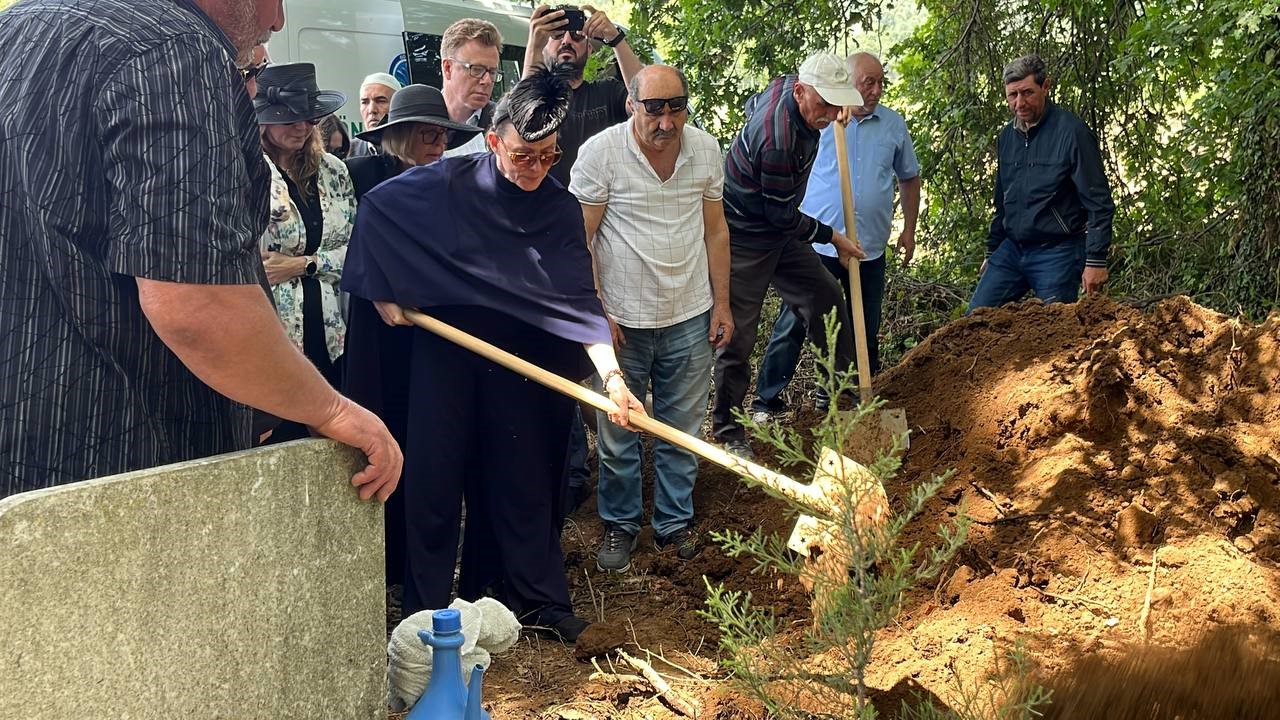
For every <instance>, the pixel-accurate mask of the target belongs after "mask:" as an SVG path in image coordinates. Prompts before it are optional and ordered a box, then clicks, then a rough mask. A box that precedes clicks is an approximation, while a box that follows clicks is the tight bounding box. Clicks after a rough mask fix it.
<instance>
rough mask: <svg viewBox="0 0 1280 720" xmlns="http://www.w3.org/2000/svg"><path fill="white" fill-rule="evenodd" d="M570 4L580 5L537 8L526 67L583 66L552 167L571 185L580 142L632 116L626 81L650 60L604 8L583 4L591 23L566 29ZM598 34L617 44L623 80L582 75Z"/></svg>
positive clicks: (553, 174)
mask: <svg viewBox="0 0 1280 720" xmlns="http://www.w3.org/2000/svg"><path fill="white" fill-rule="evenodd" d="M565 8H568V9H570V10H575V9H577V8H573V7H572V6H557V7H556V8H555V9H552V8H548V7H547V6H546V5H542V6H540V7H539V8H538V9H537V10H534V11H533V17H532V18H530V20H529V42H528V44H527V45H526V47H525V55H524V68H525V71H524V72H525V77H528V76H529V73H531V72H532V71H533V68H534V66H535V65H539V64H541V65H545V66H546V67H552V66H553V65H556V64H557V63H567V64H570V65H572V66H573V67H574V69H575V70H576V71H577V74H576V76H575V77H574V78H573V80H572V81H570V83H569V84H570V86H572V87H573V94H572V95H571V96H570V100H569V114H568V115H567V116H565V119H564V123H562V124H561V125H560V141H559V142H560V150H561V151H562V152H563V153H564V155H563V156H562V157H561V158H560V162H559V163H557V164H556V165H555V166H553V167H552V168H551V177H553V178H555V179H556V180H559V181H560V184H561V185H564V186H565V187H569V172H570V171H571V170H572V169H573V163H574V161H575V160H577V159H578V148H580V147H582V143H584V142H586V141H587V139H588V138H590V137H591V136H593V135H595V134H596V133H598V132H600V131H601V130H604V129H605V128H607V127H611V126H613V125H617V124H618V123H620V122H626V120H627V85H626V84H627V83H629V82H631V78H632V77H633V76H634V75H635V74H636V73H638V72H640V68H642V67H644V64H643V63H642V62H640V58H638V57H636V54H635V51H633V50H632V49H631V46H630V45H628V44H627V34H626V33H625V32H623V31H622V28H620V27H618V26H616V25H614V24H613V23H612V22H611V21H610V20H609V17H608V16H607V15H605V14H604V13H603V12H601V11H600V10H596V9H595V8H593V7H591V6H590V5H583V6H582V11H584V12H586V13H587V18H586V23H585V24H584V25H583V27H582V29H581V30H573V31H566V30H565V29H564V26H565V25H567V24H569V21H568V20H567V19H565ZM592 40H598V41H599V42H602V43H604V44H605V45H608V46H609V47H611V48H613V54H614V56H615V57H616V58H617V59H618V69H619V70H621V71H622V82H619V81H617V80H614V79H612V78H602V79H599V80H592V81H590V82H588V81H586V80H583V79H582V71H583V70H584V69H585V68H586V67H587V58H588V57H590V56H591V41H592Z"/></svg>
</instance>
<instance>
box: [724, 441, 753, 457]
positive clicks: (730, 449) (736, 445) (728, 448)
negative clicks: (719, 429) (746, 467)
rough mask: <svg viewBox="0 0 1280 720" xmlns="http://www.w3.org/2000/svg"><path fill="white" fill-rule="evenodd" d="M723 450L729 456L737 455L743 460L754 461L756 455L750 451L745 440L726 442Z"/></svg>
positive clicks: (749, 445) (749, 444) (748, 444)
mask: <svg viewBox="0 0 1280 720" xmlns="http://www.w3.org/2000/svg"><path fill="white" fill-rule="evenodd" d="M724 449H725V452H727V453H729V454H730V455H737V456H738V457H740V458H742V459H743V460H755V459H756V453H755V451H754V450H752V449H751V443H749V442H747V441H746V440H726V441H725V443H724Z"/></svg>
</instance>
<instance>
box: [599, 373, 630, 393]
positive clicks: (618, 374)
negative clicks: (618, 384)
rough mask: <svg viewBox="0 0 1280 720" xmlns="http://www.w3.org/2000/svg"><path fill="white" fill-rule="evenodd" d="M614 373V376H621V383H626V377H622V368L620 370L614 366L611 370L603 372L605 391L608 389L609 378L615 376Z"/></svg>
mask: <svg viewBox="0 0 1280 720" xmlns="http://www.w3.org/2000/svg"><path fill="white" fill-rule="evenodd" d="M615 375H616V376H618V377H620V378H622V382H623V384H624V385H625V384H626V382H627V379H626V378H625V377H622V370H620V369H618V368H614V369H612V370H610V371H609V372H607V373H605V374H604V389H605V391H608V390H609V380H610V379H611V378H613V376H615Z"/></svg>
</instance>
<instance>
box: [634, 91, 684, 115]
mask: <svg viewBox="0 0 1280 720" xmlns="http://www.w3.org/2000/svg"><path fill="white" fill-rule="evenodd" d="M639 102H640V104H641V105H643V106H644V111H645V112H647V113H649V114H650V115H661V114H662V106H663V105H666V106H667V107H669V108H671V112H673V113H678V112H680V111H682V110H684V109H686V108H688V107H689V96H688V95H678V96H676V97H673V98H649V99H648V100H640V101H639Z"/></svg>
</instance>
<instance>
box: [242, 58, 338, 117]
mask: <svg viewBox="0 0 1280 720" xmlns="http://www.w3.org/2000/svg"><path fill="white" fill-rule="evenodd" d="M346 101H347V96H346V95H343V94H342V93H340V92H338V91H337V90H321V89H320V88H319V86H318V85H317V84H316V66H315V65H314V64H312V63H308V62H296V63H283V64H280V65H268V66H267V67H265V68H263V70H262V72H260V73H258V94H257V95H255V96H254V98H253V110H254V112H255V113H256V114H257V116H258V124H259V125H288V124H290V123H296V122H302V121H303V120H317V119H319V118H322V117H324V116H325V115H329V114H332V113H333V111H335V110H337V109H338V108H340V107H342V104H343V103H345V102H346Z"/></svg>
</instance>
